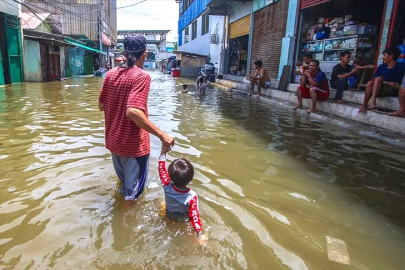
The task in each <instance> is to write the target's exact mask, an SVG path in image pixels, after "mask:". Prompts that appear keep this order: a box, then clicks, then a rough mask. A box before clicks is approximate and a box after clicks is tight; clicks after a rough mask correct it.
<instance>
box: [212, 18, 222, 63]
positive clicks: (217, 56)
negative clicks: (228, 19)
mask: <svg viewBox="0 0 405 270" xmlns="http://www.w3.org/2000/svg"><path fill="white" fill-rule="evenodd" d="M224 26H225V17H224V16H210V33H211V34H214V33H215V29H216V28H218V35H219V43H218V44H210V56H211V63H213V64H214V65H215V68H216V70H217V71H218V69H219V67H220V63H221V56H222V55H221V52H222V47H223V42H224Z"/></svg>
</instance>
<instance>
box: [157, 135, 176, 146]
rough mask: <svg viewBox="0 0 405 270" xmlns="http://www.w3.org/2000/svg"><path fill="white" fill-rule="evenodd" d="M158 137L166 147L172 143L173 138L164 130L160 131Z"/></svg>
mask: <svg viewBox="0 0 405 270" xmlns="http://www.w3.org/2000/svg"><path fill="white" fill-rule="evenodd" d="M159 139H160V141H161V142H162V144H163V145H166V146H168V147H171V146H173V145H174V138H173V137H172V136H170V135H168V134H166V133H164V132H162V134H161V135H160V136H159Z"/></svg>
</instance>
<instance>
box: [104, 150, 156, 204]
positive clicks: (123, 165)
mask: <svg viewBox="0 0 405 270" xmlns="http://www.w3.org/2000/svg"><path fill="white" fill-rule="evenodd" d="M111 156H112V160H113V165H114V169H115V172H116V173H117V176H118V178H119V179H120V181H121V184H122V186H121V187H120V189H119V191H118V192H119V193H120V194H121V196H122V197H124V199H125V200H128V201H133V200H136V199H138V198H139V196H141V195H142V192H143V190H144V189H145V183H146V179H147V178H148V166H149V154H147V155H145V156H142V157H123V156H119V155H116V154H113V153H111Z"/></svg>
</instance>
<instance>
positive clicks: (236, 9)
mask: <svg viewBox="0 0 405 270" xmlns="http://www.w3.org/2000/svg"><path fill="white" fill-rule="evenodd" d="M251 12H252V2H246V3H241V2H236V3H234V4H232V5H230V7H229V12H228V13H229V23H233V22H234V21H237V20H239V19H241V18H243V17H245V16H247V15H249V14H251Z"/></svg>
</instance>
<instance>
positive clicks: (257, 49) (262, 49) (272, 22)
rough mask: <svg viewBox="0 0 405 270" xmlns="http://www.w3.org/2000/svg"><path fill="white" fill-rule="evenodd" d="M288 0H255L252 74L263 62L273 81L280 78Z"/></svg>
mask: <svg viewBox="0 0 405 270" xmlns="http://www.w3.org/2000/svg"><path fill="white" fill-rule="evenodd" d="M288 6H289V1H288V0H268V1H262V0H253V11H254V13H253V16H254V17H253V37H252V53H251V61H250V65H251V67H250V74H253V73H254V72H255V66H254V62H255V61H256V60H261V61H262V62H263V68H265V69H266V70H267V72H268V74H269V76H270V78H271V79H276V78H277V77H278V72H279V65H280V54H281V46H282V39H283V37H284V36H285V32H286V25H287V17H288Z"/></svg>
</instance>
